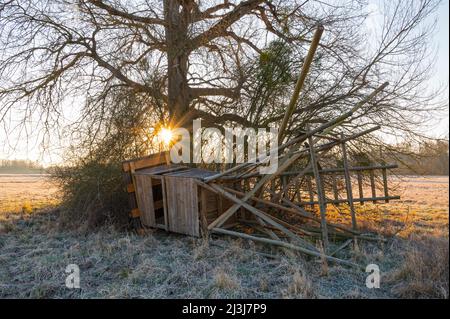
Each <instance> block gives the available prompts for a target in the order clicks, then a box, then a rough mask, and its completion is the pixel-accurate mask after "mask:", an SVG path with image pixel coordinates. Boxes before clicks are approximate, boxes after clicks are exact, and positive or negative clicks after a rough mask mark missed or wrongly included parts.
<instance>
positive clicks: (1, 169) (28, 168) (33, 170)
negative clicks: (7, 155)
mask: <svg viewBox="0 0 450 319" xmlns="http://www.w3.org/2000/svg"><path fill="white" fill-rule="evenodd" d="M2 173H3V174H42V173H46V169H45V168H44V167H43V166H42V165H41V164H39V162H34V161H30V160H5V159H0V174H2Z"/></svg>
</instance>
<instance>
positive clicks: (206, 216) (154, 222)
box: [123, 27, 399, 266]
mask: <svg viewBox="0 0 450 319" xmlns="http://www.w3.org/2000/svg"><path fill="white" fill-rule="evenodd" d="M322 31H323V28H320V27H319V28H318V31H317V32H316V35H315V37H314V39H313V42H312V45H311V49H310V52H309V53H308V56H307V58H306V59H305V62H304V66H303V69H302V72H301V74H300V78H299V81H298V82H297V85H296V88H295V91H294V94H293V98H292V100H291V103H290V105H289V106H288V109H287V110H286V116H285V118H284V120H283V123H282V125H281V130H280V132H279V141H280V142H281V141H283V136H284V132H285V129H286V126H287V125H286V123H287V121H288V120H289V119H290V115H291V114H292V111H293V107H294V106H295V105H296V99H297V98H298V95H299V92H300V90H301V87H302V85H303V81H304V79H305V77H306V73H307V72H308V69H309V64H310V63H311V61H312V56H313V54H314V51H315V48H316V47H317V44H318V41H319V39H320V35H321V33H322ZM386 86H387V83H385V84H383V85H381V86H380V87H379V88H377V89H376V90H375V91H374V92H373V93H372V94H370V95H368V96H367V97H366V98H365V99H363V100H362V101H361V102H359V103H358V104H357V105H355V107H354V108H353V109H351V110H350V111H349V112H347V113H345V114H342V115H340V116H338V117H336V118H335V119H332V120H330V121H329V122H327V123H324V124H322V125H319V126H317V127H315V128H309V127H307V128H305V130H304V131H302V132H299V134H298V135H297V136H295V137H294V138H291V139H290V140H288V141H285V142H284V143H282V144H281V145H279V146H278V148H277V149H276V154H277V155H275V156H277V157H278V163H279V165H278V168H277V169H276V171H275V172H274V173H273V174H267V175H261V174H259V170H258V168H259V167H261V166H263V165H266V164H267V163H268V161H269V159H270V158H271V156H274V155H273V154H274V153H273V150H272V152H271V153H268V154H264V155H262V156H259V157H257V158H254V159H250V160H249V161H247V162H245V163H241V164H237V165H235V166H234V167H232V168H230V169H227V170H225V171H223V172H212V171H207V170H204V169H199V168H195V167H188V166H184V165H175V164H171V163H170V160H169V153H168V152H162V153H158V154H154V155H150V156H147V157H144V158H139V159H134V160H130V161H126V162H124V163H123V171H124V180H125V182H126V184H127V185H128V186H127V191H128V194H129V195H128V196H129V202H130V208H131V212H130V216H131V218H132V221H133V223H134V225H135V227H136V228H138V229H143V228H146V227H154V228H161V229H164V230H166V231H171V232H177V233H182V234H186V235H191V236H208V235H209V234H211V233H212V234H220V235H229V236H235V237H240V238H244V239H250V240H253V241H255V242H259V243H264V244H269V245H274V246H278V247H281V248H282V249H284V250H286V249H288V250H289V249H290V250H296V251H300V252H302V253H305V254H308V255H311V256H315V257H320V258H322V259H323V260H328V261H332V262H338V263H341V264H346V265H351V266H357V265H356V264H354V263H353V262H351V261H347V260H343V259H338V258H336V257H335V256H334V255H335V254H336V252H337V251H339V250H342V249H343V248H344V247H346V246H348V245H349V244H350V243H351V242H352V241H356V240H358V239H362V240H363V239H364V240H381V238H379V237H378V236H373V235H372V236H370V235H368V234H363V233H361V231H360V230H359V228H358V220H357V214H356V209H355V205H356V204H360V205H363V204H364V203H365V202H369V201H371V202H379V201H385V202H388V201H390V200H394V199H399V197H398V196H392V195H391V194H389V188H388V181H387V171H388V170H389V169H392V168H395V167H396V165H394V164H390V165H385V164H379V165H369V166H353V167H352V166H351V165H350V164H349V163H350V160H349V158H348V152H347V143H348V142H349V141H352V140H355V139H357V138H360V137H363V136H364V135H366V134H369V133H371V132H373V131H375V130H377V129H379V128H380V127H379V126H375V127H371V128H369V129H366V130H362V131H360V132H355V133H353V134H351V135H343V134H342V133H341V134H337V133H336V132H335V131H336V129H337V128H339V126H340V125H341V124H342V123H343V122H345V121H346V120H348V119H349V118H350V117H351V116H352V115H353V114H354V113H355V112H356V111H358V110H359V109H360V108H361V107H362V106H363V105H364V104H365V103H367V102H369V101H370V100H371V99H373V98H374V97H375V96H376V95H377V94H378V93H379V92H381V91H382V90H383V89H384V88H385V87H386ZM336 150H338V151H337V153H338V154H339V155H340V157H341V159H340V162H341V163H342V164H341V165H340V167H327V168H322V165H323V164H324V161H323V159H325V158H326V156H327V154H328V153H330V152H333V151H334V152H336ZM335 157H336V156H334V157H333V158H335ZM321 160H322V165H321V164H320V161H321ZM378 172H381V173H382V174H381V177H382V178H381V180H382V182H381V186H382V193H381V194H377V187H376V178H375V177H376V176H378V175H379V174H378ZM364 184H366V185H369V194H364V187H363V186H364ZM354 185H357V190H358V191H357V192H355V191H354V187H353V186H354ZM342 204H347V205H348V209H349V218H350V219H351V226H345V225H343V224H337V223H331V222H330V221H329V220H327V206H330V205H333V206H335V207H337V208H338V209H339V207H341V206H340V205H342ZM334 239H343V243H342V240H341V241H336V240H334ZM336 243H340V245H339V244H336Z"/></svg>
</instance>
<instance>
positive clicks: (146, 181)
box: [134, 175, 156, 227]
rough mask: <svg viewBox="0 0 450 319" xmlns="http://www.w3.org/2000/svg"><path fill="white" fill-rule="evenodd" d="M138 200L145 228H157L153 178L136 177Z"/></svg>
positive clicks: (146, 176)
mask: <svg viewBox="0 0 450 319" xmlns="http://www.w3.org/2000/svg"><path fill="white" fill-rule="evenodd" d="M134 178H135V183H136V200H137V204H138V207H139V208H140V212H141V216H140V218H141V222H142V224H143V225H144V226H147V227H155V226H156V222H155V207H154V205H153V202H154V200H153V191H152V177H151V176H149V175H135V177H134Z"/></svg>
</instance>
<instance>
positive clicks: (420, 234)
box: [0, 177, 449, 298]
mask: <svg viewBox="0 0 450 319" xmlns="http://www.w3.org/2000/svg"><path fill="white" fill-rule="evenodd" d="M19 181H23V180H21V179H19ZM442 181H444V182H442ZM445 181H446V182H445ZM0 182H2V183H3V184H2V183H0V187H1V189H2V190H3V189H8V195H5V193H0V199H1V203H2V206H1V207H0V252H1V253H0V297H3V298H5V297H6V298H11V297H25V298H30V297H35V298H99V297H100V298H130V297H133V298H448V276H449V275H448V268H449V264H448V197H447V196H448V178H447V179H446V180H445V179H442V178H428V179H422V178H419V179H418V180H417V181H415V180H414V179H410V180H409V181H403V184H400V186H401V187H403V190H402V189H400V188H399V190H398V191H399V192H403V193H402V194H401V195H402V196H403V198H402V201H401V202H397V203H392V205H384V204H377V205H364V206H362V207H360V208H359V214H358V215H359V221H360V223H361V225H364V227H366V228H367V229H368V230H370V229H381V230H382V231H383V232H384V233H385V234H387V235H395V236H393V237H390V238H389V240H388V242H387V243H377V242H359V245H358V246H357V248H356V247H355V248H350V249H346V250H344V251H342V253H340V254H339V256H340V257H343V258H350V259H352V260H353V261H356V262H359V263H361V264H363V265H365V264H369V263H376V264H378V265H379V266H380V269H381V273H382V278H381V288H380V289H368V288H367V287H366V286H365V278H366V276H367V274H366V273H364V272H361V271H357V270H354V269H349V268H346V267H340V266H336V265H333V264H329V265H328V269H326V271H325V270H324V265H323V263H322V261H321V260H314V259H308V258H306V257H305V256H302V255H299V254H294V256H293V257H286V256H285V255H283V254H282V253H277V252H276V251H270V252H269V253H271V254H277V258H276V259H272V258H266V257H264V256H263V255H261V254H260V253H259V252H260V251H261V250H262V249H263V248H262V247H261V246H257V245H255V244H254V243H252V242H248V241H242V240H234V239H230V238H225V237H214V238H213V239H212V240H210V241H205V240H203V239H192V238H189V237H185V236H178V235H175V234H166V233H164V232H162V231H154V232H150V234H148V235H147V236H144V237H139V236H136V235H134V234H129V233H124V232H119V231H117V230H115V229H114V228H113V227H111V226H105V227H103V228H101V229H98V230H96V231H95V232H92V231H89V232H86V231H83V230H82V229H83V228H80V229H78V230H68V229H60V228H58V227H57V220H58V216H59V214H60V212H59V211H58V209H44V210H39V211H37V210H36V209H35V207H36V206H37V203H42V204H43V205H44V202H45V201H47V205H48V204H50V205H54V204H56V203H57V197H55V194H57V190H55V192H54V193H50V192H49V190H51V189H52V188H51V187H48V186H47V187H46V188H43V187H42V186H41V184H40V182H36V181H31V182H30V183H22V184H20V183H19V182H18V183H14V181H11V178H10V177H9V179H6V182H5V179H1V180H0ZM6 184H8V185H6ZM19 184H20V185H19ZM24 186H26V187H24ZM13 188H14V189H15V191H16V192H17V193H16V194H14V193H13V192H12V189H13ZM27 188H31V189H27ZM417 192H419V194H418V193H417ZM420 192H421V193H420ZM39 194H40V195H39ZM39 196H40V197H39ZM430 198H431V199H430ZM27 202H28V203H29V204H30V206H31V213H29V212H26V211H27V209H22V207H23V206H24V205H25V203H27ZM4 203H7V206H3V204H4ZM44 206H45V205H44ZM9 209H11V210H12V212H9V211H8V210H9ZM329 215H330V216H329V217H330V218H336V219H338V218H339V219H342V220H345V221H347V217H348V216H342V215H340V214H337V213H335V214H333V212H330V214H329ZM266 252H267V251H266ZM71 263H75V264H78V265H79V266H80V269H81V289H79V290H71V289H68V288H66V287H65V285H64V282H65V276H66V273H65V271H64V270H65V267H66V266H67V265H68V264H71Z"/></svg>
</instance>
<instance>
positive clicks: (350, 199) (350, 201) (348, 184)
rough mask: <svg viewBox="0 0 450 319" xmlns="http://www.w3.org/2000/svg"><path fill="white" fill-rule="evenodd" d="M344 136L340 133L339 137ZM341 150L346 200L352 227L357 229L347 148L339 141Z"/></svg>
mask: <svg viewBox="0 0 450 319" xmlns="http://www.w3.org/2000/svg"><path fill="white" fill-rule="evenodd" d="M343 137H344V136H343V135H342V134H341V138H343ZM341 151H342V161H343V164H344V179H345V189H346V190H347V202H348V205H349V206H350V214H351V217H352V227H353V229H355V230H356V229H357V228H358V225H357V223H356V213H355V206H354V204H353V193H352V180H351V178H350V172H349V170H348V167H349V165H348V158H347V148H346V145H345V142H342V143H341Z"/></svg>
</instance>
